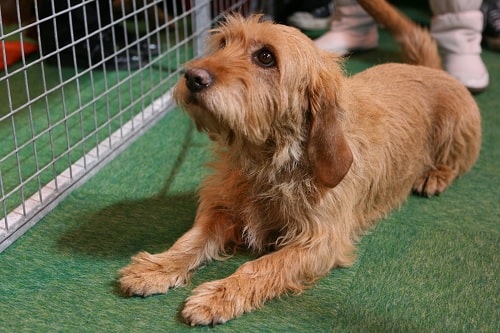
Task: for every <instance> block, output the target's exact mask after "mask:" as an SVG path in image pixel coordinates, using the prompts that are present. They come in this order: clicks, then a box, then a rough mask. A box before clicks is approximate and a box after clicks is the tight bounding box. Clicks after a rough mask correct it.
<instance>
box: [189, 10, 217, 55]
mask: <svg viewBox="0 0 500 333" xmlns="http://www.w3.org/2000/svg"><path fill="white" fill-rule="evenodd" d="M194 4H195V11H194V15H193V23H192V24H193V38H194V56H195V57H199V56H201V55H202V54H203V51H204V49H205V39H206V36H207V33H208V30H209V28H210V22H211V21H212V17H211V16H212V15H211V13H210V0H194Z"/></svg>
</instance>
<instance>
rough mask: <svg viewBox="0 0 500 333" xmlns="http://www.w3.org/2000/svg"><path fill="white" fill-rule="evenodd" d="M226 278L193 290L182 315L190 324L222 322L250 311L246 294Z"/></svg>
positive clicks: (213, 324)
mask: <svg viewBox="0 0 500 333" xmlns="http://www.w3.org/2000/svg"><path fill="white" fill-rule="evenodd" d="M234 287H235V286H234V285H233V286H231V284H230V283H228V280H227V279H224V280H219V281H212V282H207V283H204V284H202V285H200V286H199V287H198V288H196V289H195V290H193V294H192V295H191V296H190V297H189V298H188V299H187V300H186V304H185V305H184V309H183V310H182V316H183V317H184V319H185V320H186V322H187V323H188V324H190V325H191V326H196V325H212V326H215V325H216V324H223V323H225V322H227V321H228V320H231V319H233V318H236V317H238V316H240V315H241V314H243V313H244V312H247V311H250V308H249V306H248V304H247V301H248V300H247V299H246V295H245V293H244V292H243V291H242V290H238V289H234Z"/></svg>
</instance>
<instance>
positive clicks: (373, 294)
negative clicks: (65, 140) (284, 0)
mask: <svg viewBox="0 0 500 333" xmlns="http://www.w3.org/2000/svg"><path fill="white" fill-rule="evenodd" d="M483 58H484V60H485V62H486V63H487V65H488V68H489V71H490V77H491V84H490V87H489V89H488V90H487V91H486V92H484V93H483V94H481V95H478V96H476V99H477V101H478V103H479V104H480V107H481V110H482V115H483V129H484V142H483V149H482V154H481V157H480V160H479V161H478V163H477V165H476V166H475V167H474V169H473V170H472V171H471V172H470V173H469V174H467V175H466V176H464V177H463V178H461V179H459V180H458V181H457V182H455V183H454V184H453V186H451V188H450V189H449V190H447V191H446V192H445V193H443V194H442V195H441V196H439V197H435V198H431V199H423V198H419V197H411V198H410V199H409V201H408V203H407V204H406V205H405V206H403V208H402V209H401V210H399V211H397V212H395V213H393V214H392V215H390V216H389V217H388V218H386V219H385V220H383V221H381V222H380V223H379V224H378V225H377V226H376V227H375V228H374V229H373V230H372V232H370V233H369V234H368V235H367V236H365V237H364V238H363V239H362V241H361V244H360V245H359V254H358V260H357V262H356V263H355V265H354V266H353V267H351V268H349V269H337V270H334V271H332V272H331V273H330V274H329V275H328V276H327V277H326V278H324V279H322V280H321V281H320V282H319V283H318V284H317V285H315V286H314V287H313V288H311V289H309V290H307V291H305V292H304V293H303V294H302V295H300V296H283V297H281V298H280V299H276V300H272V301H270V302H268V303H267V304H266V306H265V307H264V308H262V309H260V310H257V311H254V312H252V313H249V314H245V315H243V316H242V317H240V318H237V319H236V320H232V321H230V322H229V323H227V324H225V325H222V326H217V327H216V328H209V327H199V328H194V329H193V328H190V327H188V326H187V325H186V324H184V323H183V322H182V319H181V318H180V315H179V313H180V309H182V305H183V301H184V300H185V298H186V297H187V296H188V295H189V293H190V290H192V289H193V288H194V287H196V286H197V285H199V284H201V283H203V282H205V281H209V280H212V279H218V278H222V277H225V276H227V275H229V274H231V273H232V272H233V271H234V270H235V269H236V268H237V267H238V266H239V265H241V264H242V263H243V262H245V261H247V260H250V259H252V255H251V254H247V253H238V254H236V255H235V256H234V257H233V258H231V259H229V260H227V261H224V262H214V263H211V264H210V265H207V266H205V267H203V268H201V269H200V270H199V271H198V272H197V273H196V274H195V275H194V277H193V280H192V282H191V284H190V285H188V286H187V287H186V288H180V289H176V290H172V291H170V292H169V293H168V294H167V295H159V296H154V297H149V298H127V297H123V296H122V295H121V294H120V293H119V292H118V290H117V284H116V278H117V270H118V269H120V268H121V267H122V266H124V265H126V264H127V263H128V262H129V257H130V256H131V255H133V254H135V253H136V252H137V251H140V250H147V251H150V252H157V251H162V250H164V249H166V248H167V247H169V246H170V245H172V243H173V242H174V241H175V240H176V239H177V238H178V237H179V236H180V235H181V234H182V233H183V232H185V231H186V230H187V229H188V228H189V227H190V225H191V223H192V220H193V218H194V214H195V210H196V198H195V191H196V187H197V185H198V183H199V181H200V180H201V179H202V178H203V176H204V175H205V174H206V172H207V170H206V169H205V168H204V167H203V165H204V163H205V162H206V161H207V160H208V159H209V156H210V154H209V150H208V146H207V144H208V141H207V139H206V137H205V136H204V135H202V134H199V133H197V132H196V131H195V130H194V129H193V126H192V125H191V122H190V121H189V119H188V118H187V116H185V115H184V114H183V113H181V112H180V111H178V110H174V111H173V112H172V113H170V114H169V115H167V117H165V118H163V119H162V120H161V121H160V122H159V123H158V124H157V125H156V126H155V127H153V128H152V129H151V130H150V131H148V132H147V133H146V134H145V135H144V136H143V137H141V138H140V139H139V140H138V141H136V142H135V143H134V144H133V145H132V146H131V147H129V148H128V149H127V150H125V151H124V152H123V153H122V154H121V155H120V156H118V157H117V158H116V159H115V160H113V161H112V162H111V163H110V164H109V165H108V166H106V167H105V168H104V169H103V170H101V171H100V172H99V173H98V174H97V175H96V176H95V177H94V178H92V179H91V180H90V181H88V182H87V183H86V184H84V185H83V186H82V187H81V188H80V189H78V190H76V191H75V192H73V193H72V194H71V195H70V196H69V197H68V198H67V199H66V200H64V201H63V202H62V203H61V204H60V205H59V206H58V207H57V208H56V209H55V210H53V211H52V212H51V213H50V214H49V215H47V216H46V217H45V218H44V219H43V220H42V221H41V222H39V223H38V224H37V225H36V226H35V227H34V228H32V229H31V230H30V231H28V233H27V234H26V235H24V236H23V237H22V238H20V239H19V240H18V241H17V242H16V243H14V244H13V245H12V246H11V247H10V248H8V249H7V250H6V251H5V252H4V253H2V254H0V331H1V332H4V331H5V332H146V331H147V332H188V331H190V332H191V331H196V332H198V331H201V332H205V331H209V332H332V331H334V332H498V331H499V330H500V321H499V318H500V313H499V309H500V307H499V303H498V302H499V299H500V292H499V283H498V277H499V276H500V268H499V265H498V262H499V259H500V251H499V248H498V244H499V236H500V228H499V222H500V218H499V216H500V208H499V205H498V202H500V192H499V181H500V148H499V146H498V142H499V133H500V113H499V110H498V105H500V97H499V95H498V91H500V86H499V85H500V81H499V78H500V63H499V62H498V54H495V53H492V52H490V51H485V52H484V54H483ZM398 60H399V51H398V49H397V47H395V45H394V42H393V40H392V39H391V38H390V37H389V36H387V34H386V33H385V32H382V36H381V42H380V47H379V48H378V50H376V51H372V52H366V53H363V54H358V55H355V56H353V57H351V59H350V60H349V62H348V64H347V71H348V72H349V73H355V72H357V71H359V70H362V69H364V68H367V67H369V66H372V65H373V64H376V63H381V62H386V61H398Z"/></svg>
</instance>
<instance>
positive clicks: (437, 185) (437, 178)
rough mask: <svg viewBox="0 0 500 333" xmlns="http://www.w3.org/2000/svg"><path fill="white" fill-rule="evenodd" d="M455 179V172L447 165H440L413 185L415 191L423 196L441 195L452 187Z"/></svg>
mask: <svg viewBox="0 0 500 333" xmlns="http://www.w3.org/2000/svg"><path fill="white" fill-rule="evenodd" d="M454 178H455V174H454V172H453V170H452V169H451V168H450V167H448V166H446V165H439V166H437V167H436V168H435V169H432V170H429V171H427V172H426V173H424V174H423V175H422V176H421V177H420V178H418V179H417V180H416V181H415V183H414V184H413V191H414V192H415V193H417V194H420V195H422V196H427V197H431V196H433V195H439V194H440V193H442V192H444V190H446V189H447V188H448V186H450V184H451V182H452V181H453V179H454Z"/></svg>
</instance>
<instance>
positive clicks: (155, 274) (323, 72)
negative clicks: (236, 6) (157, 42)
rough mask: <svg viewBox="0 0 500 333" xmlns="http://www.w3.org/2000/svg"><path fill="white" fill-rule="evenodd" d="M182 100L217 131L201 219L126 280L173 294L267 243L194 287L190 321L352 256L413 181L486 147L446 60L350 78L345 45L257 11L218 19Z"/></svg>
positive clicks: (450, 175)
mask: <svg viewBox="0 0 500 333" xmlns="http://www.w3.org/2000/svg"><path fill="white" fill-rule="evenodd" d="M419 33H420V34H427V32H425V31H423V30H421V31H420V32H419ZM429 52H431V53H432V52H433V51H432V50H431V51H429ZM423 58H425V57H422V59H423ZM175 98H176V100H177V101H178V103H179V105H180V106H181V107H182V108H184V109H185V110H186V111H187V112H188V114H189V115H190V116H191V117H192V118H193V119H194V121H195V123H196V125H197V127H198V128H199V129H200V130H203V131H206V132H207V133H208V135H209V136H210V138H211V139H213V140H214V141H215V143H216V149H215V150H216V154H217V161H216V162H215V163H214V164H213V165H212V166H213V168H214V173H213V174H212V175H211V176H209V177H208V178H207V179H205V181H204V182H203V185H202V187H201V189H200V206H199V208H198V212H197V216H196V220H195V223H194V226H193V227H192V229H191V230H190V231H188V232H187V233H186V234H185V235H183V236H182V237H181V238H180V239H179V240H178V241H177V242H176V243H175V244H174V245H173V246H172V248H170V249H169V250H168V251H166V252H163V253H160V254H156V255H151V254H149V253H146V252H143V253H140V254H138V255H136V256H135V257H133V259H132V263H131V264H129V265H128V266H127V267H125V268H123V269H122V270H121V272H120V274H121V278H120V283H121V287H122V290H123V291H124V292H125V293H127V294H130V295H141V296H147V295H151V294H157V293H165V292H167V291H168V289H169V288H173V287H178V286H181V285H184V284H185V283H186V282H187V281H188V278H189V276H190V274H191V273H192V272H193V271H194V270H195V269H196V268H197V267H198V266H200V265H201V264H202V263H203V262H206V261H209V260H212V259H220V258H222V257H224V256H226V249H228V247H230V246H234V245H243V244H244V245H245V246H248V247H250V248H252V249H255V250H258V251H262V252H266V254H265V255H263V256H261V257H260V258H258V259H256V260H253V261H250V262H247V263H245V264H244V265H242V266H241V267H240V268H239V269H237V270H236V272H235V273H234V274H232V275H230V276H228V277H227V278H225V279H222V280H218V281H212V282H207V283H204V284H202V285H200V286H198V287H197V288H196V289H194V291H193V293H192V295H191V296H190V297H189V298H188V299H187V301H186V303H185V306H184V309H183V310H182V315H183V316H184V318H185V319H186V321H187V322H188V323H190V324H191V325H206V324H216V323H224V322H226V321H227V320H230V319H232V318H235V317H237V316H239V315H241V314H242V313H244V312H248V311H251V310H253V309H255V308H258V307H260V306H262V305H263V303H264V302H265V301H266V300H269V299H271V298H273V297H276V296H279V295H281V294H283V293H286V292H300V291H302V290H303V289H304V288H305V287H307V286H309V285H311V284H312V283H314V282H315V281H316V280H317V279H318V278H320V277H322V276H324V275H325V274H327V273H328V272H329V271H330V270H331V269H332V268H333V267H336V266H348V265H350V264H352V263H353V260H354V244H355V243H356V241H357V240H358V237H359V236H360V235H361V234H362V232H363V230H366V229H367V228H368V227H369V226H370V225H371V224H372V223H373V222H375V221H376V220H378V219H380V218H382V217H384V216H385V215H386V214H388V213H389V212H390V211H391V210H393V209H394V208H396V207H398V206H400V205H401V204H402V203H403V202H404V201H405V199H406V198H407V196H408V195H409V194H410V192H411V191H412V190H413V191H416V192H418V193H420V194H423V195H425V196H431V195H434V194H439V193H441V192H442V191H444V190H445V189H446V188H447V187H448V186H449V185H450V184H451V182H452V181H453V180H454V179H455V178H456V177H457V176H460V175H462V174H463V173H464V172H466V171H467V170H469V169H470V168H471V167H472V165H473V164H474V162H475V161H476V159H477V157H478V153H479V148H480V141H481V130H480V115H479V110H478V107H477V105H476V103H475V101H474V99H473V98H472V97H471V95H470V93H469V92H468V91H467V89H465V88H464V87H463V86H462V85H461V84H460V83H459V82H458V81H457V80H455V79H453V78H452V77H450V76H449V75H447V74H446V73H444V72H443V71H441V70H436V69H429V68H425V67H422V66H413V65H405V64H385V65H380V66H376V67H373V68H371V69H369V70H366V71H364V72H362V73H360V74H357V75H355V76H353V77H346V76H345V75H344V73H343V71H342V68H341V63H340V60H339V58H338V57H337V56H336V55H334V54H331V53H326V52H323V51H321V50H319V49H317V48H316V47H315V46H314V44H313V43H312V42H311V41H310V40H309V39H308V38H307V37H306V36H304V35H303V34H302V33H300V32H299V31H298V30H296V29H294V28H291V27H287V26H282V25H276V24H273V23H270V22H260V17H259V16H253V17H250V18H248V19H244V18H242V17H240V16H231V17H228V18H227V21H226V23H225V24H223V25H222V26H220V27H219V28H217V29H215V30H214V31H213V33H212V35H211V37H210V38H209V52H208V54H207V55H206V56H205V57H204V58H201V59H198V60H194V61H192V62H190V63H188V64H187V65H186V74H185V77H184V78H182V79H181V80H180V82H179V83H178V85H177V87H176V89H175Z"/></svg>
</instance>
